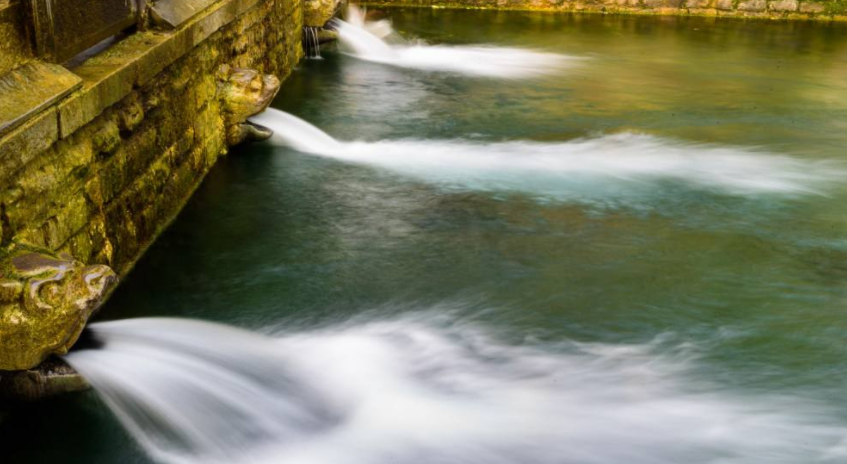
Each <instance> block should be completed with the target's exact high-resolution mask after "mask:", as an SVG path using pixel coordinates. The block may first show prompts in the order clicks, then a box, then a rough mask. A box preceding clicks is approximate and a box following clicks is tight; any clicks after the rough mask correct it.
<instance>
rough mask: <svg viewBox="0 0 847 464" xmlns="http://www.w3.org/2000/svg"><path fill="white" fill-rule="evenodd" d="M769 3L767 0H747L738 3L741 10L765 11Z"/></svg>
mask: <svg viewBox="0 0 847 464" xmlns="http://www.w3.org/2000/svg"><path fill="white" fill-rule="evenodd" d="M767 7H768V4H767V2H766V1H765V0H747V1H746V2H741V3H739V4H738V10H739V11H750V12H761V11H765V10H766V9H767Z"/></svg>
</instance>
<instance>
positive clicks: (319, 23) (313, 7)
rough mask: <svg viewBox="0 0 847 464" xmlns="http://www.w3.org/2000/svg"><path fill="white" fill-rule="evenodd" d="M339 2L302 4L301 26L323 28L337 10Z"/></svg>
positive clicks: (318, 0)
mask: <svg viewBox="0 0 847 464" xmlns="http://www.w3.org/2000/svg"><path fill="white" fill-rule="evenodd" d="M339 3H340V0H306V1H305V2H304V3H303V25H304V26H308V27H323V26H325V25H326V23H327V22H328V21H329V20H330V19H332V17H333V15H335V12H336V11H337V10H338V5H339Z"/></svg>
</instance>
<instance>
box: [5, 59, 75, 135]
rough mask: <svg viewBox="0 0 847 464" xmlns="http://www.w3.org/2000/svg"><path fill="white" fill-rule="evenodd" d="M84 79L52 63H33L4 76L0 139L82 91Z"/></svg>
mask: <svg viewBox="0 0 847 464" xmlns="http://www.w3.org/2000/svg"><path fill="white" fill-rule="evenodd" d="M81 84H82V79H80V78H79V77H77V76H75V75H74V74H73V73H71V72H70V71H68V70H67V69H65V68H63V67H61V66H59V65H56V64H50V63H42V62H40V61H31V62H29V63H27V64H25V65H23V66H21V67H19V68H17V69H15V70H14V71H12V72H10V73H7V74H6V75H4V76H0V137H1V136H3V135H4V134H7V133H9V132H11V131H12V129H14V128H16V127H18V126H20V125H21V124H23V123H24V122H26V121H27V120H29V119H31V118H32V117H33V116H35V115H36V114H38V113H40V112H41V111H43V110H44V109H45V108H47V107H49V106H52V105H54V104H55V103H56V102H57V101H59V100H60V99H61V98H63V97H64V96H65V95H67V94H69V93H70V92H72V91H73V90H75V89H77V88H78V87H80V86H81Z"/></svg>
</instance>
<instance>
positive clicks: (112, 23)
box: [30, 0, 137, 63]
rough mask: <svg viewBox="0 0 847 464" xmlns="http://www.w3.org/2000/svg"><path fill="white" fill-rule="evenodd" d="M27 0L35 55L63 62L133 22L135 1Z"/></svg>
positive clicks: (135, 18)
mask: <svg viewBox="0 0 847 464" xmlns="http://www.w3.org/2000/svg"><path fill="white" fill-rule="evenodd" d="M56 3H57V2H56V1H55V0H30V5H31V6H32V19H33V24H34V30H35V39H36V49H37V51H38V55H39V56H40V57H43V58H44V59H46V60H48V61H53V62H57V63H61V62H64V61H66V60H68V59H70V58H71V57H73V56H74V55H76V54H77V53H80V52H82V51H83V50H85V49H87V48H89V47H91V46H92V45H95V44H96V43H98V42H100V41H101V40H103V39H106V38H108V37H111V36H113V35H115V34H117V33H118V32H120V31H122V30H124V29H126V28H128V27H130V26H132V25H134V24H135V23H136V20H137V14H136V13H137V12H136V2H135V1H115V0H73V1H64V2H61V3H58V4H56Z"/></svg>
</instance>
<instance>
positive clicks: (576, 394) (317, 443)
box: [67, 308, 847, 464]
mask: <svg viewBox="0 0 847 464" xmlns="http://www.w3.org/2000/svg"><path fill="white" fill-rule="evenodd" d="M441 309H442V311H437V312H433V314H429V315H427V317H426V318H422V317H420V316H418V317H417V318H403V319H399V320H388V321H380V322H370V323H364V324H355V325H349V326H341V327H334V328H333V329H331V330H319V331H306V332H298V333H294V334H290V333H289V334H281V335H279V338H271V337H266V336H262V335H257V334H255V333H251V332H248V331H243V330H239V329H233V328H231V327H227V326H223V325H217V324H211V323H208V322H198V321H194V320H188V319H166V318H149V319H131V320H124V321H114V322H104V323H96V324H93V326H92V328H91V330H92V331H93V336H94V337H95V338H96V339H98V340H99V341H100V343H102V347H101V348H100V349H97V350H81V351H77V352H74V353H72V354H71V355H69V356H68V357H67V360H68V362H70V363H71V365H72V366H74V367H75V368H76V369H77V370H79V372H81V373H82V374H84V375H85V376H86V378H88V379H90V380H91V382H92V384H93V385H94V387H95V388H96V389H97V391H98V392H99V394H100V395H102V396H103V398H104V400H105V402H106V403H107V404H109V406H110V407H111V408H112V410H113V411H115V413H116V415H117V417H118V419H119V420H120V421H121V422H122V423H123V425H124V426H125V427H126V428H127V429H128V430H129V431H131V432H132V433H133V435H134V436H135V437H136V438H138V440H139V442H140V443H141V445H142V446H143V447H144V448H145V450H146V451H147V452H148V453H149V454H150V455H151V456H154V457H157V458H158V459H161V460H162V461H163V462H174V463H238V462H245V463H265V462H267V463H276V462H296V463H314V464H319V463H320V464H331V463H338V462H345V463H351V464H359V463H363V464H364V463H386V464H387V463H397V462H456V463H460V462H461V463H464V462H485V463H501V462H502V463H514V462H520V463H551V464H552V463H561V462H574V463H609V462H621V461H627V462H639V463H672V462H690V463H711V462H716V461H715V456H720V458H719V459H720V461H719V462H721V463H727V464H729V463H745V464H751V463H770V464H772V463H794V462H799V461H801V460H803V459H805V458H807V457H808V456H816V457H818V458H819V459H817V462H833V463H834V462H842V461H843V459H844V458H845V456H847V447H845V446H844V445H842V444H841V440H842V439H843V438H844V429H843V428H842V427H840V426H838V424H837V423H836V422H835V421H834V420H833V419H832V417H830V415H829V413H828V411H826V409H824V408H821V407H820V406H815V405H813V404H803V403H802V402H798V401H797V400H796V399H791V398H778V397H777V398H761V397H752V396H751V397H743V396H737V395H734V394H726V393H716V392H714V391H713V390H714V386H713V385H707V384H701V385H696V384H690V383H687V384H683V383H682V382H681V381H682V379H684V378H685V371H686V369H687V368H688V364H690V363H691V362H692V358H693V357H694V354H693V353H691V352H689V351H690V350H687V349H684V348H682V347H677V348H675V349H674V350H672V351H671V352H670V353H668V352H664V353H662V352H661V350H659V349H658V348H659V345H660V341H656V342H655V343H653V344H647V345H633V346H626V345H608V344H591V343H562V344H558V345H556V346H553V347H551V346H550V345H549V344H545V345H544V346H540V347H536V346H533V344H526V345H524V346H521V347H515V346H508V345H504V344H502V343H498V342H497V341H495V340H491V339H490V338H489V337H488V336H487V335H486V334H485V333H481V332H479V331H478V330H476V329H475V328H473V327H465V326H462V325H456V324H451V325H450V326H448V327H443V326H438V325H435V324H433V322H432V321H433V320H434V321H437V320H438V319H439V318H443V317H444V315H445V311H443V310H444V309H449V308H441ZM446 314H449V311H446ZM210 340H214V341H215V343H211V344H210V343H209V341H210ZM551 348H553V349H552V350H551ZM589 386H590V388H587V387H589ZM221 418H225V420H221ZM610 443H614V445H613V446H610V445H609V444H610Z"/></svg>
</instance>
